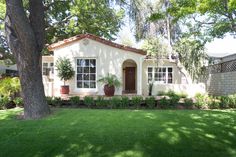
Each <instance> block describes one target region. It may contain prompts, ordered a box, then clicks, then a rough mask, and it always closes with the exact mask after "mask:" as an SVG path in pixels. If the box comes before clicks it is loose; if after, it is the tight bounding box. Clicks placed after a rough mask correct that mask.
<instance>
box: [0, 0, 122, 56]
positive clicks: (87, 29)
mask: <svg viewBox="0 0 236 157" xmlns="http://www.w3.org/2000/svg"><path fill="white" fill-rule="evenodd" d="M23 2H24V9H25V10H27V11H29V2H28V1H26V0H25V1H23ZM44 9H45V17H46V18H45V20H46V27H45V31H46V43H47V44H51V43H54V42H57V41H59V40H62V39H65V38H68V37H71V36H74V35H77V34H82V33H91V34H95V35H98V36H101V37H104V38H106V39H109V40H114V39H115V36H116V35H117V33H118V31H119V29H120V27H121V25H122V19H123V17H124V10H123V9H113V8H112V5H111V2H110V1H107V0H99V1H94V0H74V1H70V0H58V1H55V0H44ZM5 14H6V4H5V1H4V0H0V54H2V56H4V58H9V57H11V58H10V59H12V54H11V53H10V51H9V47H8V45H7V44H6V38H5V33H4V27H3V24H4V18H5ZM4 58H2V59H4Z"/></svg>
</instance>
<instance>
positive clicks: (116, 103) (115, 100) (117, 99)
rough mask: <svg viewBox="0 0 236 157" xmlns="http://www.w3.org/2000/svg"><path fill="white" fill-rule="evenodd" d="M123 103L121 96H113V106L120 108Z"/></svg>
mask: <svg viewBox="0 0 236 157" xmlns="http://www.w3.org/2000/svg"><path fill="white" fill-rule="evenodd" d="M121 105H122V101H121V98H120V97H112V98H111V106H112V108H120V107H121Z"/></svg>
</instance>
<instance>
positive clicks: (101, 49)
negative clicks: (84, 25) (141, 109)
mask: <svg viewBox="0 0 236 157" xmlns="http://www.w3.org/2000/svg"><path fill="white" fill-rule="evenodd" d="M59 57H67V58H69V59H70V60H71V62H72V65H73V67H74V70H75V71H76V59H77V58H95V59H96V64H97V65H96V66H97V67H96V68H97V79H99V77H100V76H104V75H106V74H107V73H111V74H115V75H116V76H117V77H118V78H119V79H120V81H122V71H123V70H122V64H123V62H124V61H126V60H128V59H131V60H133V61H135V62H136V64H137V74H138V75H139V74H140V73H141V63H140V62H141V60H140V58H141V57H143V55H140V54H137V53H134V52H129V51H125V50H121V49H118V48H114V47H111V46H108V45H105V44H102V43H100V42H97V41H94V40H91V39H83V40H80V41H77V42H73V43H71V44H68V45H66V46H63V47H59V48H57V49H56V50H55V51H54V62H56V60H57V59H58V58H59ZM54 71H55V72H54V92H55V93H54V94H55V96H60V86H61V85H62V84H63V82H62V81H61V80H60V79H59V78H58V77H57V71H56V70H54ZM141 79H142V78H141V77H138V78H137V82H140V83H138V85H137V86H138V87H137V92H138V94H142V91H141V89H142V87H141ZM68 84H69V85H70V93H71V94H98V95H104V92H103V85H101V84H99V83H97V89H96V90H93V91H86V90H81V89H77V87H76V78H73V79H72V80H70V81H69V82H68ZM122 88H123V87H121V88H120V89H118V90H116V92H115V94H116V95H121V94H122Z"/></svg>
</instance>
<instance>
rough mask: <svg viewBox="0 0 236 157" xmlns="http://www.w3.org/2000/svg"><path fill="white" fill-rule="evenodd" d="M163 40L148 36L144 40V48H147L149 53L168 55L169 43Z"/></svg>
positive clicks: (158, 55) (156, 55)
mask: <svg viewBox="0 0 236 157" xmlns="http://www.w3.org/2000/svg"><path fill="white" fill-rule="evenodd" d="M162 41H163V40H161V39H159V38H157V37H156V38H154V37H152V38H147V39H145V40H144V43H143V45H142V49H144V50H146V51H147V54H148V55H151V56H154V57H157V58H160V57H161V58H162V57H163V56H167V55H168V54H169V53H170V49H169V46H168V44H167V43H164V42H162Z"/></svg>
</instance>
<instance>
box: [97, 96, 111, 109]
mask: <svg viewBox="0 0 236 157" xmlns="http://www.w3.org/2000/svg"><path fill="white" fill-rule="evenodd" d="M108 104H109V103H108V101H107V100H105V99H104V97H102V96H98V97H97V100H96V106H98V107H106V106H108Z"/></svg>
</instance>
